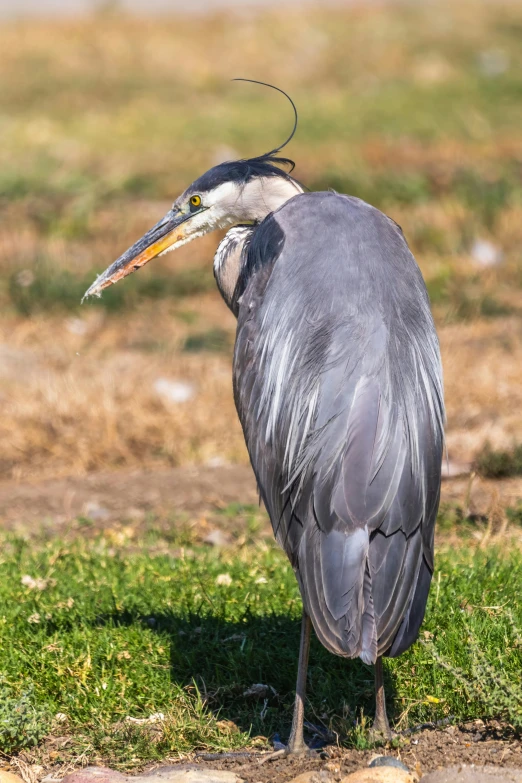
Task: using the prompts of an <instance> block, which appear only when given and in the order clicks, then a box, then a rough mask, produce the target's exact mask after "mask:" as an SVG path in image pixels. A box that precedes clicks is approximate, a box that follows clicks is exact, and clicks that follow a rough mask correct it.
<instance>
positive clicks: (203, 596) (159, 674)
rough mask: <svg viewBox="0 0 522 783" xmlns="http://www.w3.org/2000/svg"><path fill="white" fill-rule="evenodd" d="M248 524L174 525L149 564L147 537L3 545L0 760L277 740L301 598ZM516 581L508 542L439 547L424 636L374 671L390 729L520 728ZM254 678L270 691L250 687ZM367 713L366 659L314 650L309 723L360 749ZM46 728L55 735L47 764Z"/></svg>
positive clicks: (287, 706)
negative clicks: (200, 532)
mask: <svg viewBox="0 0 522 783" xmlns="http://www.w3.org/2000/svg"><path fill="white" fill-rule="evenodd" d="M229 513H233V510H231V511H230V512H229ZM252 531H253V532H252V533H251V535H248V536H247V537H246V538H245V539H243V541H244V543H243V544H242V545H241V544H237V545H236V546H235V547H233V548H232V549H231V550H223V551H219V550H217V551H216V550H213V549H209V548H208V547H207V548H201V546H200V545H198V544H197V541H195V540H194V539H193V540H192V545H191V543H190V539H189V538H187V535H188V534H187V533H186V532H183V531H181V532H180V533H179V534H173V533H171V534H170V535H169V536H168V538H167V539H166V540H164V541H163V544H164V552H163V553H162V554H158V553H157V545H158V541H159V539H158V535H160V534H159V533H158V531H156V532H154V533H153V535H152V539H150V542H153V543H154V547H156V549H155V550H154V549H150V543H149V544H147V541H148V540H149V537H148V536H144V537H143V538H141V539H140V541H137V540H134V539H133V537H132V534H131V533H129V529H125V528H123V532H114V533H113V532H111V531H108V532H107V533H106V534H105V535H104V536H102V537H97V538H95V539H94V540H92V539H91V540H89V541H86V540H85V539H81V538H76V539H74V540H67V541H65V540H62V541H60V540H56V539H54V540H51V541H49V540H44V539H40V540H38V539H34V538H33V539H32V540H31V541H28V540H21V539H19V538H15V537H9V536H7V537H5V536H4V537H3V541H2V557H1V561H0V599H1V603H2V607H3V609H2V615H1V617H0V671H2V672H3V680H2V683H1V685H0V691H1V692H2V696H3V700H2V701H3V703H2V707H1V708H0V744H1V746H2V748H3V750H4V751H5V752H10V753H12V752H16V751H19V750H21V749H24V748H26V749H30V748H32V747H33V746H34V744H35V742H38V741H40V745H39V747H38V748H36V750H34V749H33V751H32V754H33V755H32V758H33V759H34V760H38V759H40V760H44V763H50V761H49V758H51V759H52V760H53V763H55V764H60V763H65V762H68V761H71V760H74V758H77V757H78V756H79V755H81V754H83V756H82V758H83V760H84V761H83V763H86V762H89V763H90V762H93V761H103V760H104V759H107V758H110V759H111V763H113V764H116V765H117V766H119V767H133V766H137V765H139V764H142V763H144V762H146V761H148V760H152V759H157V758H163V757H165V756H171V757H174V756H177V755H180V754H185V753H189V752H191V751H194V750H196V749H208V750H222V749H225V748H235V747H239V746H243V745H246V744H252V743H254V744H257V745H259V746H265V745H266V744H267V742H268V738H269V737H270V736H271V735H272V734H273V733H275V732H280V733H281V735H282V736H286V735H287V734H288V731H289V723H290V719H291V708H292V700H293V688H294V680H295V673H296V669H295V667H296V658H297V650H298V642H299V616H300V611H301V609H300V607H301V604H300V599H299V595H298V590H297V587H296V582H295V578H294V575H293V572H292V569H291V568H290V566H289V564H288V562H287V560H286V558H285V557H284V555H283V554H282V553H281V552H280V551H279V550H278V549H277V548H276V546H275V545H274V544H273V543H272V542H271V541H269V540H268V541H267V540H266V539H264V538H263V537H259V535H258V534H256V535H255V536H254V535H253V533H254V532H255V528H252ZM521 577H522V556H521V554H520V551H519V550H518V549H517V548H511V549H510V550H508V551H506V548H504V550H503V551H500V550H498V551H497V550H493V551H490V552H488V553H485V552H481V551H477V550H475V549H473V548H471V547H470V546H468V545H466V544H464V545H462V546H461V547H458V548H451V549H448V551H446V552H440V553H439V555H438V559H437V573H436V575H435V579H434V585H433V589H432V591H431V595H430V601H429V606H428V611H427V616H426V620H425V623H424V626H423V630H422V633H421V641H419V642H418V643H417V644H416V645H414V647H413V648H412V649H411V650H410V651H408V653H407V654H405V655H403V656H402V657H401V658H399V659H397V660H389V661H386V663H385V670H386V687H387V693H388V700H389V706H390V714H391V717H392V718H393V721H394V722H395V723H396V725H397V726H398V727H399V728H402V729H403V728H406V727H407V726H411V725H414V724H416V723H419V722H422V721H428V720H437V719H440V718H442V717H447V716H452V718H451V720H452V721H455V722H459V721H464V720H468V719H470V718H477V717H480V718H483V719H487V718H493V717H494V718H501V719H502V720H503V721H506V722H507V723H509V724H511V725H512V726H514V727H515V728H516V729H521V728H522V714H521V712H520V703H521V699H520V697H521V693H520V686H519V684H518V683H519V678H518V673H519V671H520V666H521V664H522V646H521V630H520V629H521V628H522V614H521V608H520V605H518V604H514V603H513V600H512V596H513V589H514V585H516V584H519V582H520V579H521ZM257 683H262V684H263V685H266V686H267V688H266V689H265V690H264V691H263V692H262V693H261V694H260V695H250V694H248V689H249V688H250V687H251V686H252V685H253V684H257ZM13 705H18V707H17V709H14V710H13V709H12V707H13ZM372 711H373V678H372V671H371V667H368V666H365V665H363V664H362V663H361V662H360V661H344V660H342V659H339V658H336V657H334V656H332V655H330V654H329V653H327V652H326V651H325V650H324V649H323V648H322V647H321V646H320V645H319V643H318V642H317V641H315V640H314V642H313V644H312V652H311V661H310V670H309V677H308V704H307V717H308V719H309V720H310V721H311V722H312V723H316V724H318V725H320V726H323V727H324V728H326V729H328V730H329V731H331V732H334V733H335V734H336V735H338V738H339V741H340V742H341V743H342V744H345V745H348V746H350V745H355V746H360V744H361V742H363V741H365V740H364V737H365V730H364V726H366V725H367V720H366V716H368V715H371V714H372ZM157 713H162V714H163V717H162V718H160V719H156V722H154V718H153V719H152V722H150V723H146V722H143V720H142V723H141V724H140V723H137V722H136V721H132V720H129V718H131V719H146V718H149V717H150V716H154V715H157ZM56 735H59V736H60V737H62V738H63V737H68V738H69V741H68V743H65V744H64V747H63V749H62V750H60V751H59V752H57V751H53V752H54V756H51V757H49V755H48V754H49V752H50V751H49V749H50V748H54V746H53V744H52V736H56ZM44 736H47V739H46V740H45V741H44V742H42V738H43V737H44ZM50 738H51V739H50Z"/></svg>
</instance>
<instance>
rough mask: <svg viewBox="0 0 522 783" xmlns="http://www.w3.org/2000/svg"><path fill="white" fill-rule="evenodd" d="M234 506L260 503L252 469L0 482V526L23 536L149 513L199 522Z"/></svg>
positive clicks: (234, 467)
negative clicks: (187, 517)
mask: <svg viewBox="0 0 522 783" xmlns="http://www.w3.org/2000/svg"><path fill="white" fill-rule="evenodd" d="M234 502H241V503H242V504H257V503H258V495H257V490H256V484H255V480H254V476H253V474H252V470H251V469H250V467H249V466H248V465H227V466H216V467H200V468H177V469H161V470H151V471H143V470H125V471H120V472H104V473H92V474H89V475H87V476H80V477H79V476H70V477H66V478H60V479H52V480H50V481H39V482H23V483H22V482H21V483H17V482H13V481H9V482H2V483H0V524H1V526H2V527H3V528H4V529H11V530H19V531H21V530H27V529H28V528H29V529H31V528H32V529H34V528H35V526H36V525H38V526H40V525H43V526H44V528H47V529H49V531H52V532H56V533H63V532H64V530H65V529H66V528H67V526H68V525H69V523H70V522H71V521H72V520H74V519H76V518H78V517H82V516H84V517H89V518H90V519H91V520H92V522H93V523H94V526H95V527H96V528H97V529H103V528H105V527H112V526H113V525H114V522H115V521H116V520H118V521H122V522H125V521H140V520H141V519H142V518H143V517H144V515H146V514H147V513H156V514H159V515H161V514H170V515H171V517H172V515H176V513H178V514H180V515H190V516H191V517H197V516H198V515H201V514H204V513H205V512H208V511H209V510H210V509H214V510H216V509H219V508H223V507H226V506H227V505H228V504H230V503H234Z"/></svg>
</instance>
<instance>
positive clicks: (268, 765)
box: [201, 721, 522, 783]
mask: <svg viewBox="0 0 522 783" xmlns="http://www.w3.org/2000/svg"><path fill="white" fill-rule="evenodd" d="M376 755H391V756H395V757H396V758H398V759H400V760H401V761H402V762H403V763H404V764H406V765H407V766H408V767H409V768H410V769H411V770H412V771H414V772H416V773H417V774H418V775H419V777H420V776H421V775H423V774H426V773H427V772H431V771H432V770H435V769H439V768H441V767H448V766H452V765H460V764H475V765H484V764H491V765H494V766H498V767H504V768H509V767H516V768H522V742H521V741H520V739H519V738H517V737H515V736H514V735H513V734H512V732H511V731H510V729H509V727H506V726H502V725H501V724H500V723H497V722H492V723H490V724H488V725H485V724H484V723H483V722H482V721H473V722H472V723H469V724H466V725H464V726H459V727H457V726H448V727H447V728H445V729H425V730H422V731H419V732H417V733H413V734H411V735H410V736H409V737H408V738H403V739H402V740H401V743H400V748H398V749H392V748H385V749H378V748H377V749H375V750H345V749H342V748H336V747H330V748H327V749H326V751H325V753H323V754H321V755H319V754H318V755H317V757H316V758H286V759H285V758H283V759H274V760H273V761H267V762H265V763H262V764H259V760H260V759H258V758H254V757H252V758H251V759H247V760H245V759H236V760H223V761H215V760H213V761H208V762H205V761H202V762H201V763H202V764H204V765H205V766H208V767H212V768H214V769H230V770H233V771H235V772H237V774H238V775H240V776H241V777H242V778H244V780H245V781H246V783H275V782H276V781H277V783H287V781H290V780H292V779H293V778H294V777H296V776H297V775H300V774H301V773H303V772H307V771H317V772H319V771H321V770H326V771H328V772H330V773H331V779H332V781H335V779H336V777H337V778H339V777H340V776H341V775H347V774H348V773H350V772H354V771H355V770H356V769H360V768H362V767H365V766H367V765H368V764H369V763H370V761H371V760H372V758H374V757H375V756H376Z"/></svg>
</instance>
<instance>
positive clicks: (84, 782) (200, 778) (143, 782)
mask: <svg viewBox="0 0 522 783" xmlns="http://www.w3.org/2000/svg"><path fill="white" fill-rule="evenodd" d="M11 778H14V780H5V781H4V780H1V779H0V783H20V778H18V777H17V776H16V775H11ZM62 783H243V779H242V778H240V777H239V776H238V775H236V773H235V772H229V771H228V770H215V769H205V768H203V767H199V766H194V765H192V766H190V765H189V766H172V767H159V768H158V769H155V770H154V771H153V772H150V773H145V774H143V775H128V776H126V775H122V774H121V773H120V772H116V771H115V770H112V769H108V768H107V767H86V768H85V769H82V770H78V771H77V772H71V774H70V775H66V776H65V777H64V779H63V780H62Z"/></svg>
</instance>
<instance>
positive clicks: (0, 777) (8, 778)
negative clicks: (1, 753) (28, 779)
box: [0, 769, 24, 783]
mask: <svg viewBox="0 0 522 783" xmlns="http://www.w3.org/2000/svg"><path fill="white" fill-rule="evenodd" d="M0 783H24V781H23V780H22V778H20V777H19V776H18V775H15V774H14V772H5V771H4V770H3V769H2V770H0Z"/></svg>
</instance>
